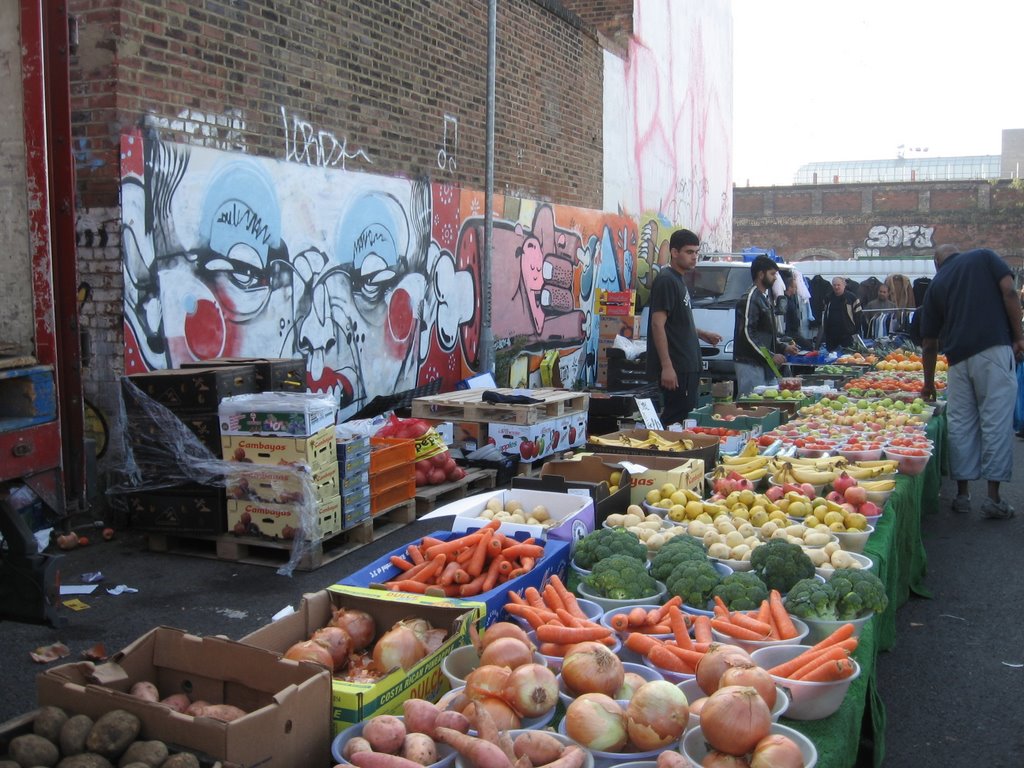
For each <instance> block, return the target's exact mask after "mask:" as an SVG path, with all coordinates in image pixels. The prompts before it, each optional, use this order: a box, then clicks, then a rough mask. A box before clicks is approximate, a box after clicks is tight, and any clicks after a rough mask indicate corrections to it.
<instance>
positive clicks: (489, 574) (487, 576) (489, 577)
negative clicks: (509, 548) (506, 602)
mask: <svg viewBox="0 0 1024 768" xmlns="http://www.w3.org/2000/svg"><path fill="white" fill-rule="evenodd" d="M499 568H501V558H500V557H496V558H494V559H493V560H491V564H490V565H489V566H487V571H486V572H485V573H484V581H483V584H481V585H480V591H481V592H490V591H491V590H492V589H494V587H495V585H496V584H497V583H498V576H499V575H501V574H500V571H499ZM509 594H510V595H513V594H515V593H514V592H511V591H510V592H509ZM516 599H517V600H519V601H520V602H521V603H522V604H523V605H525V604H526V601H525V600H523V598H521V597H519V595H516Z"/></svg>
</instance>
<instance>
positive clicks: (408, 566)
mask: <svg viewBox="0 0 1024 768" xmlns="http://www.w3.org/2000/svg"><path fill="white" fill-rule="evenodd" d="M389 559H390V560H391V564H392V565H393V566H395V568H397V569H398V570H400V571H411V570H412V569H413V568H414V567H415V564H414V563H410V562H409V561H408V560H406V559H405V558H404V557H399V556H398V555H392V556H391V557H390V558H389Z"/></svg>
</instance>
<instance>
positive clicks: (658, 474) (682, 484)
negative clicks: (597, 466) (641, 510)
mask: <svg viewBox="0 0 1024 768" xmlns="http://www.w3.org/2000/svg"><path fill="white" fill-rule="evenodd" d="M591 455H592V456H593V457H594V458H597V459H599V460H601V461H608V462H611V461H621V462H624V463H626V464H627V465H628V466H629V468H630V493H629V503H630V504H639V503H640V502H641V501H643V500H644V497H645V496H646V495H647V492H648V491H650V490H653V489H655V488H661V486H663V485H664V484H665V483H672V485H674V486H675V487H676V488H677V489H683V488H692V489H693V490H695V491H697V493H700V494H701V495H703V490H704V475H705V474H706V473H707V472H709V471H710V470H709V469H707V466H706V465H705V464H704V461H703V460H702V459H685V460H683V461H680V460H679V459H675V458H671V457H667V456H639V455H634V456H628V455H621V454H617V453H614V454H611V453H609V454H600V453H595V454H591Z"/></svg>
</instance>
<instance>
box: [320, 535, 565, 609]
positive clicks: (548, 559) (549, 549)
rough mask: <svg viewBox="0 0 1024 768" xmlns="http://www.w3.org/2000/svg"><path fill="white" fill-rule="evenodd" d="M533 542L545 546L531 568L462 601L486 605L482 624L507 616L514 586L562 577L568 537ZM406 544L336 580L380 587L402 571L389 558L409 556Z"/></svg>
mask: <svg viewBox="0 0 1024 768" xmlns="http://www.w3.org/2000/svg"><path fill="white" fill-rule="evenodd" d="M486 522H487V521H486V520H481V521H480V526H481V527H482V526H483V525H484V524H486ZM472 532H473V531H463V532H458V533H456V532H453V531H437V532H435V533H431V534H428V536H430V537H431V538H435V539H440V540H441V541H449V540H451V539H453V538H455V537H457V536H466V535H468V534H469V533H472ZM509 535H510V536H512V537H513V538H515V539H517V540H520V541H521V540H523V539H526V538H527V537H528V534H527V533H525V532H519V533H514V534H509ZM413 543H416V542H413ZM535 543H536V544H538V545H539V546H542V547H543V548H544V555H543V556H542V557H540V558H538V559H537V561H536V562H535V563H534V565H533V568H532V569H531V570H530V571H529V572H527V573H524V574H522V575H521V576H516V577H515V578H513V579H509V580H508V581H506V582H505V583H504V584H501V585H499V586H498V587H496V588H494V589H492V590H490V591H488V592H483V593H481V594H479V595H474V596H473V597H470V598H467V599H466V600H465V601H464V602H466V603H467V604H469V603H484V604H485V605H486V612H487V614H486V617H485V618H484V623H485V625H487V624H493V623H494V622H496V621H504V620H506V619H508V618H509V617H508V616H507V615H506V613H505V603H507V602H508V592H509V590H514V591H516V592H518V593H519V594H520V595H521V594H523V592H524V591H525V590H526V588H527V587H536V588H537V589H541V588H542V587H543V585H544V584H545V583H546V582H547V580H548V578H549V577H550V576H551V575H552V574H557V575H558V576H559V578H561V579H563V580H564V579H565V576H566V569H567V568H568V567H569V546H570V543H569V542H568V541H558V540H556V539H544V540H537V541H536V542H535ZM407 547H408V544H406V545H403V546H401V547H399V548H398V549H396V550H393V551H391V552H388V553H387V554H386V555H383V556H381V557H379V558H378V559H376V560H374V561H373V562H372V563H370V564H369V565H367V566H366V567H365V568H362V569H361V570H358V571H356V572H355V573H353V574H350V575H348V576H346V577H345V578H343V579H341V580H340V581H338V584H345V585H348V586H353V587H370V588H373V587H374V586H377V585H379V586H380V587H381V588H382V589H383V584H384V583H385V582H388V581H393V580H395V579H397V578H398V577H399V576H400V575H401V574H402V571H400V570H399V569H398V567H397V566H395V565H394V564H393V563H392V562H391V557H392V555H397V556H398V557H401V558H405V559H408V557H407V555H406V549H407ZM459 602H462V601H459Z"/></svg>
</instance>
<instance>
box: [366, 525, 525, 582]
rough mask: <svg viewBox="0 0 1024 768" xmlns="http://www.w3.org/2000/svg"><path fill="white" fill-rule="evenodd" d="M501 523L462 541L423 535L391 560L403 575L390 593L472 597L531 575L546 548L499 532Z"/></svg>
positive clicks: (461, 537)
mask: <svg viewBox="0 0 1024 768" xmlns="http://www.w3.org/2000/svg"><path fill="white" fill-rule="evenodd" d="M500 525H501V523H500V521H498V520H492V521H491V522H489V523H487V525H485V526H484V527H483V528H481V529H480V530H478V531H474V532H473V533H469V534H466V535H464V536H459V537H458V538H454V539H449V540H448V541H442V540H441V539H435V538H433V537H430V536H424V537H423V538H422V539H421V540H420V542H419V543H418V544H410V545H409V547H408V548H407V549H406V550H405V552H406V556H407V558H408V559H406V558H405V557H399V556H398V555H392V556H391V564H392V565H394V566H395V567H396V568H397V569H398V570H399V571H401V573H400V575H399V576H397V577H396V578H394V579H392V580H391V581H388V582H385V583H384V586H385V587H386V588H387V589H390V590H393V591H398V592H415V593H417V594H421V595H436V596H438V597H472V596H474V595H478V594H480V593H482V592H488V591H490V590H492V589H494V588H495V587H497V586H498V585H499V584H504V583H505V582H506V581H508V580H509V579H514V578H516V577H517V576H520V575H522V574H524V573H528V572H529V571H530V570H531V569H532V568H533V566H534V565H535V564H536V562H537V560H538V559H540V558H542V557H543V556H544V547H543V546H542V545H541V544H537V543H535V542H534V540H533V539H532V538H530V539H526V540H525V541H516V540H515V539H513V538H511V537H509V536H505V535H504V534H502V533H499V531H498V527H499V526H500Z"/></svg>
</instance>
